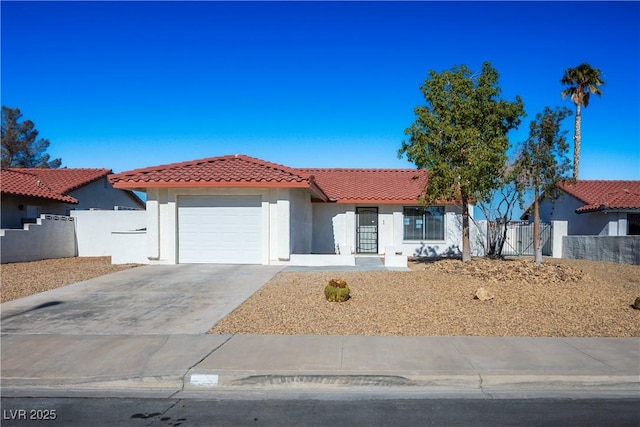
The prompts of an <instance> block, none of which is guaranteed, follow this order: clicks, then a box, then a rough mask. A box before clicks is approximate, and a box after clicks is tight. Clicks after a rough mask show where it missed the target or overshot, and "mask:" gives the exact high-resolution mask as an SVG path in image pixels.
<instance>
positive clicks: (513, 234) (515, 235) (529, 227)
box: [502, 222, 553, 256]
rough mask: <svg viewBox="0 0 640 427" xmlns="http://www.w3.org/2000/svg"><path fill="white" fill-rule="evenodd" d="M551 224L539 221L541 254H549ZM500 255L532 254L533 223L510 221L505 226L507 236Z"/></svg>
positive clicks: (550, 249)
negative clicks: (510, 222)
mask: <svg viewBox="0 0 640 427" xmlns="http://www.w3.org/2000/svg"><path fill="white" fill-rule="evenodd" d="M551 231H552V228H551V224H548V223H540V243H541V244H542V255H545V256H551V255H552V253H553V241H552V235H553V233H552V232H551ZM502 255H510V256H522V255H525V256H533V255H535V252H534V248H533V224H530V223H528V222H521V223H512V224H509V225H508V226H507V238H506V240H505V242H504V247H503V248H502Z"/></svg>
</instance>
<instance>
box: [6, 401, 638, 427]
mask: <svg viewBox="0 0 640 427" xmlns="http://www.w3.org/2000/svg"><path fill="white" fill-rule="evenodd" d="M2 417H3V418H2V425H3V426H7V427H8V426H39V425H41V426H87V425H91V426H208V427H211V426H233V427H236V426H311V427H313V426H323V427H325V426H390V425H394V426H418V425H420V426H474V427H484V426H487V427H489V426H492V427H496V426H542V427H544V426H554V427H556V426H582V427H584V426H603V427H604V426H606V427H610V426H619V427H624V426H633V427H637V426H638V425H640V399H615V400H612V399H459V398H450V399H384V400H378V399H362V400H349V399H345V400H306V399H296V400H254V399H251V400H238V399H234V400H217V399H179V400H176V399H139V398H128V399H122V398H3V399H2ZM45 417H46V418H48V419H44V418H45Z"/></svg>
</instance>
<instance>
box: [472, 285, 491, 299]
mask: <svg viewBox="0 0 640 427" xmlns="http://www.w3.org/2000/svg"><path fill="white" fill-rule="evenodd" d="M474 298H475V299H479V300H480V301H487V300H490V299H493V294H492V293H491V292H489V291H487V290H486V289H485V288H478V290H477V291H476V296H475V297H474Z"/></svg>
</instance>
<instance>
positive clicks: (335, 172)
mask: <svg viewBox="0 0 640 427" xmlns="http://www.w3.org/2000/svg"><path fill="white" fill-rule="evenodd" d="M109 179H110V180H111V182H112V183H113V185H114V187H116V188H129V189H133V188H153V187H156V188H160V187H182V188H185V187H300V188H310V189H311V190H312V192H313V195H314V199H320V200H322V201H333V202H338V203H417V200H418V198H419V196H420V195H421V194H422V191H423V189H424V187H425V185H426V182H427V178H426V174H425V173H424V172H422V171H418V170H415V169H323V168H290V167H288V166H283V165H279V164H275V163H270V162H266V161H264V160H260V159H256V158H254V157H249V156H245V155H240V154H238V155H230V156H222V157H210V158H206V159H201V160H192V161H188V162H181V163H172V164H168V165H161V166H154V167H149V168H143V169H135V170H131V171H126V172H122V173H118V174H115V175H111V176H110V177H109Z"/></svg>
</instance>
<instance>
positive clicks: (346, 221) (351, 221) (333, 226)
mask: <svg viewBox="0 0 640 427" xmlns="http://www.w3.org/2000/svg"><path fill="white" fill-rule="evenodd" d="M360 206H362V207H372V205H354V204H335V203H313V204H312V210H313V235H312V253H318V254H329V253H336V251H337V250H338V249H339V251H340V253H341V254H347V253H353V251H354V250H355V248H356V215H355V212H356V207H360ZM404 206H405V205H374V206H373V207H377V208H378V253H379V254H384V253H385V251H386V249H387V248H393V249H394V252H402V254H403V255H405V256H417V255H429V254H432V255H433V254H436V255H444V254H447V253H448V252H452V251H454V252H455V251H459V250H460V249H459V248H461V247H462V215H461V209H460V208H459V207H456V206H447V207H445V238H444V239H443V240H437V241H405V240H404V227H403V208H404Z"/></svg>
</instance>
